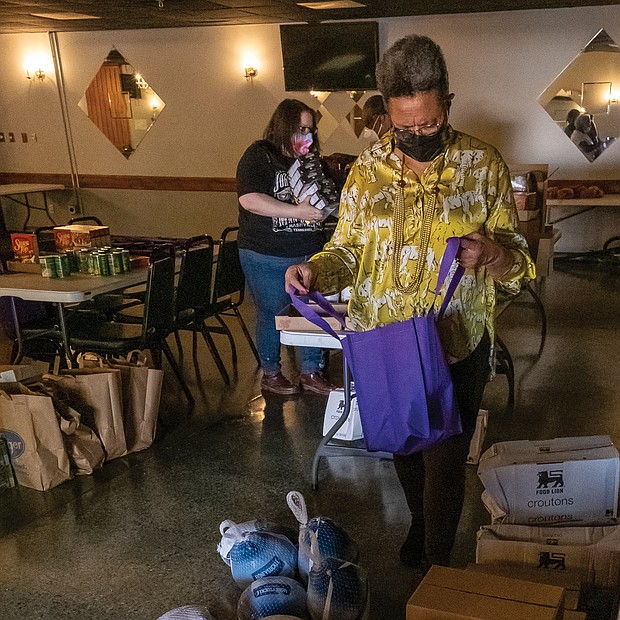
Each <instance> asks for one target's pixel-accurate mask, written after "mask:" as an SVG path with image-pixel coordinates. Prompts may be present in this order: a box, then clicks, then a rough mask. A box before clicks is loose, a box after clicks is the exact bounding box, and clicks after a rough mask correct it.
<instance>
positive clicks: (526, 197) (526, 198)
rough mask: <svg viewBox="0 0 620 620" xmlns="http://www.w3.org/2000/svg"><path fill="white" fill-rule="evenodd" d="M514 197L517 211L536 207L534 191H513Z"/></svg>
mask: <svg viewBox="0 0 620 620" xmlns="http://www.w3.org/2000/svg"><path fill="white" fill-rule="evenodd" d="M514 197H515V205H517V209H518V210H519V211H521V210H526V211H528V210H533V209H536V192H514Z"/></svg>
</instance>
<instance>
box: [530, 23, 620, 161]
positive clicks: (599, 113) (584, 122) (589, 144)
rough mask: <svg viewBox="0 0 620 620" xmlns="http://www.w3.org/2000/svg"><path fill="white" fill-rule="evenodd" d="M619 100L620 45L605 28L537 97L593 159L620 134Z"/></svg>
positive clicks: (582, 151) (554, 118)
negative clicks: (619, 45)
mask: <svg viewBox="0 0 620 620" xmlns="http://www.w3.org/2000/svg"><path fill="white" fill-rule="evenodd" d="M619 100H620V47H618V45H616V43H615V42H614V40H613V39H612V38H611V37H610V36H609V35H608V34H607V33H606V32H605V30H602V29H601V30H599V32H598V33H597V34H596V36H595V37H594V38H593V39H592V40H591V41H590V42H589V43H588V44H587V45H586V46H585V47H584V48H583V50H581V52H580V53H579V54H578V55H577V56H576V57H575V58H574V59H573V60H572V62H571V63H570V64H569V65H568V66H567V67H566V68H565V69H564V71H562V73H560V74H559V75H558V76H557V77H556V78H555V80H553V82H551V84H549V86H548V87H547V88H546V89H545V90H544V92H543V93H542V94H541V95H540V97H539V98H538V102H539V103H540V104H541V105H542V107H543V108H544V109H545V110H546V112H547V113H548V114H549V116H550V117H551V118H552V119H553V120H554V121H555V123H556V125H557V126H558V127H559V129H561V130H562V131H564V133H565V134H566V137H567V142H566V144H567V146H568V148H578V149H579V150H580V151H581V153H582V154H583V155H584V156H585V157H586V158H587V159H588V161H590V162H593V161H594V160H595V159H597V158H598V157H600V156H601V155H602V154H603V153H604V152H605V151H606V150H607V149H608V148H609V147H610V146H611V145H612V144H613V143H614V142H616V140H617V139H618V138H619V137H620V101H619ZM569 141H570V143H572V146H571V145H569ZM616 148H617V147H616Z"/></svg>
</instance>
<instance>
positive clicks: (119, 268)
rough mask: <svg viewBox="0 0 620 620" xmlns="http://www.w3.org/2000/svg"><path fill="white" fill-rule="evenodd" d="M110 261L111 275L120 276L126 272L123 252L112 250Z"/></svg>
mask: <svg viewBox="0 0 620 620" xmlns="http://www.w3.org/2000/svg"><path fill="white" fill-rule="evenodd" d="M108 261H109V264H110V274H112V275H115V276H116V275H118V274H120V273H123V272H124V271H125V270H124V269H123V256H122V252H121V251H119V250H112V251H111V252H110V253H109V254H108Z"/></svg>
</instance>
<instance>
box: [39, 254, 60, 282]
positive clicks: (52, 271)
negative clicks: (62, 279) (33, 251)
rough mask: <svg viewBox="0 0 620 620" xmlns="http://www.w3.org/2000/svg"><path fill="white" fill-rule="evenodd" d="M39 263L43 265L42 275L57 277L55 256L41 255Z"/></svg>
mask: <svg viewBox="0 0 620 620" xmlns="http://www.w3.org/2000/svg"><path fill="white" fill-rule="evenodd" d="M39 265H41V275H42V276H43V277H44V278H57V277H58V273H57V272H56V261H55V256H54V255H51V256H39Z"/></svg>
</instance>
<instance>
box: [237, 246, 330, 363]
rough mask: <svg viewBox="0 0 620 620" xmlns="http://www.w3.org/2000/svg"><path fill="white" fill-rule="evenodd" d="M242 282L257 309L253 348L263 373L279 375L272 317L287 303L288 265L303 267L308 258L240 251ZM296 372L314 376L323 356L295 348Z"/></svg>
mask: <svg viewBox="0 0 620 620" xmlns="http://www.w3.org/2000/svg"><path fill="white" fill-rule="evenodd" d="M239 258H240V259H241V267H242V268H243V272H244V273H245V282H246V285H247V287H248V290H249V291H250V294H251V295H252V297H253V299H254V304H255V305H256V315H257V316H256V348H257V349H258V354H259V356H260V360H261V367H262V369H263V372H264V373H265V374H267V375H271V374H275V373H277V372H279V371H280V368H281V366H280V334H279V333H278V331H277V330H276V326H275V319H274V317H275V315H276V314H278V313H279V312H280V311H281V310H282V309H283V308H285V307H286V306H287V305H288V304H289V303H290V298H289V296H288V294H287V292H286V291H285V290H284V274H285V273H286V270H287V269H288V268H289V267H290V266H291V265H296V264H297V263H303V262H304V261H306V260H308V258H309V256H296V257H294V258H285V257H281V256H269V255H268V254H259V253H258V252H253V251H252V250H246V249H243V248H240V249H239ZM297 354H298V360H299V366H300V368H299V370H300V372H301V373H302V374H307V373H312V372H317V371H318V370H320V369H321V367H322V362H323V352H322V350H321V349H316V348H311V347H297Z"/></svg>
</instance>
